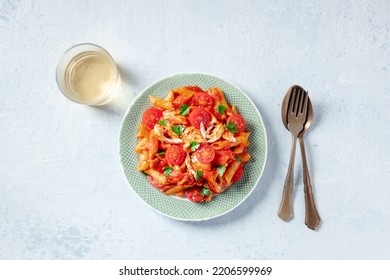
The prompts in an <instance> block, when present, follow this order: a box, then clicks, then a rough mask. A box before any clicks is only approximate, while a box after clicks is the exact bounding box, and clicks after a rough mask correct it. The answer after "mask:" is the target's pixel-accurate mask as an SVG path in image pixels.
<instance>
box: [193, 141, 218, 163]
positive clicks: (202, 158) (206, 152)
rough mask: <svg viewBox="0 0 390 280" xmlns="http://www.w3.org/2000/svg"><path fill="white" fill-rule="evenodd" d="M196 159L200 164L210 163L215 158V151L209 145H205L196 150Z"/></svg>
mask: <svg viewBox="0 0 390 280" xmlns="http://www.w3.org/2000/svg"><path fill="white" fill-rule="evenodd" d="M196 158H197V159H198V160H199V162H200V163H203V164H206V163H210V162H212V161H213V160H214V158H215V150H214V149H213V147H211V146H210V145H209V144H206V143H203V144H201V145H200V146H199V148H198V149H197V150H196Z"/></svg>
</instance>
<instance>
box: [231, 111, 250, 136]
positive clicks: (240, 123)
mask: <svg viewBox="0 0 390 280" xmlns="http://www.w3.org/2000/svg"><path fill="white" fill-rule="evenodd" d="M229 122H232V123H234V125H235V126H236V128H237V133H240V132H243V131H244V130H245V126H246V122H245V119H244V118H243V117H242V116H241V115H240V114H233V115H231V116H230V117H229V119H228V123H229Z"/></svg>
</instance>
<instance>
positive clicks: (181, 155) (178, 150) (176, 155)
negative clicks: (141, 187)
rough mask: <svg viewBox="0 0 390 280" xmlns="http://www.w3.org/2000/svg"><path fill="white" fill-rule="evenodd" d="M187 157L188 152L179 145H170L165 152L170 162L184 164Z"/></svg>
mask: <svg viewBox="0 0 390 280" xmlns="http://www.w3.org/2000/svg"><path fill="white" fill-rule="evenodd" d="M185 158H186V152H185V151H184V150H183V148H182V147H181V146H179V145H172V146H170V147H169V148H168V149H167V150H166V152H165V159H166V161H167V162H168V163H169V164H172V165H179V164H182V163H183V161H184V160H185Z"/></svg>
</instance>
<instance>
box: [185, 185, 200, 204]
mask: <svg viewBox="0 0 390 280" xmlns="http://www.w3.org/2000/svg"><path fill="white" fill-rule="evenodd" d="M202 188H203V187H192V188H189V189H186V190H185V191H184V194H185V195H186V197H187V198H188V199H189V200H191V201H193V202H201V201H203V200H204V199H205V197H204V196H203V195H201V194H200V192H201V191H202Z"/></svg>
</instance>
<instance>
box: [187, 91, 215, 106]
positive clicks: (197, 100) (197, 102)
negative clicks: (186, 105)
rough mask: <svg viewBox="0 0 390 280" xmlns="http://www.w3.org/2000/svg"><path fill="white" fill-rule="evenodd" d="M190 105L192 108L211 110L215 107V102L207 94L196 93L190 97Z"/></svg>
mask: <svg viewBox="0 0 390 280" xmlns="http://www.w3.org/2000/svg"><path fill="white" fill-rule="evenodd" d="M192 104H193V105H194V106H203V107H211V108H213V107H214V105H215V100H214V98H213V97H212V96H211V95H210V94H208V93H207V92H198V93H196V94H195V95H194V96H193V97H192Z"/></svg>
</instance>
